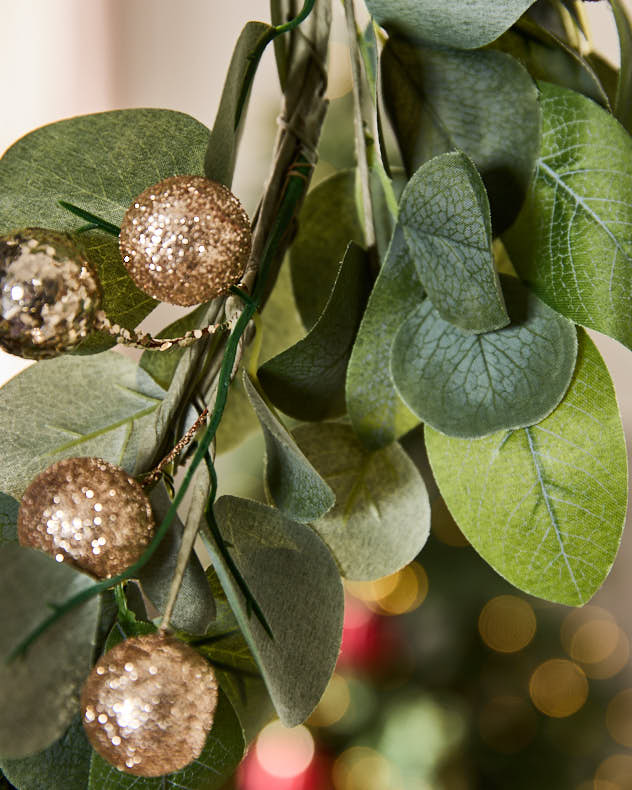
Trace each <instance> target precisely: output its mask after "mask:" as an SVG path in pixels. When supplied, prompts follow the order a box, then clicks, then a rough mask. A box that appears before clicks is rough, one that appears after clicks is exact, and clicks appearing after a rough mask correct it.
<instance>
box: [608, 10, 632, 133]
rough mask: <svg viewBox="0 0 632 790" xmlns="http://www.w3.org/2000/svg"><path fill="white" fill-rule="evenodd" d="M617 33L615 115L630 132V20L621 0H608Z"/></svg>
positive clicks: (631, 127)
mask: <svg viewBox="0 0 632 790" xmlns="http://www.w3.org/2000/svg"><path fill="white" fill-rule="evenodd" d="M610 5H611V6H612V12H613V14H614V19H615V22H616V24H617V33H618V34H619V49H620V52H621V65H620V68H619V80H618V84H617V99H616V103H615V111H614V114H615V117H616V118H617V119H618V120H619V121H620V122H621V124H622V125H623V126H624V127H625V128H626V129H627V130H628V132H631V133H632V22H631V21H630V16H629V12H628V11H627V10H626V4H625V3H624V2H622V0H610Z"/></svg>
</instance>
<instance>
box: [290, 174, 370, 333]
mask: <svg viewBox="0 0 632 790" xmlns="http://www.w3.org/2000/svg"><path fill="white" fill-rule="evenodd" d="M298 227H299V230H298V233H297V236H296V239H295V240H294V243H293V244H292V248H291V249H290V269H291V273H292V288H293V290H294V297H295V299H296V306H297V308H298V311H299V313H300V315H301V318H302V319H303V324H304V325H305V328H306V329H311V328H312V327H313V326H314V324H315V323H316V321H317V320H318V318H319V317H320V315H321V314H322V312H323V310H324V309H325V306H326V304H327V302H328V300H329V295H330V293H331V290H332V288H333V285H334V282H335V280H336V277H337V275H338V269H339V266H340V261H341V260H342V259H343V257H344V254H345V251H346V249H347V247H348V245H349V242H350V241H355V242H356V243H357V244H363V243H364V233H363V230H362V225H361V223H360V218H359V216H358V208H357V204H356V182H355V170H345V171H343V172H342V173H336V174H335V175H333V176H331V178H327V179H325V181H321V183H320V184H318V186H316V187H314V189H312V190H311V191H310V192H309V194H308V195H307V198H306V199H305V203H304V205H303V208H302V209H301V213H300V215H299V226H298Z"/></svg>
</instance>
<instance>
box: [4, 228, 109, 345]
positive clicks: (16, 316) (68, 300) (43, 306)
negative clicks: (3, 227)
mask: <svg viewBox="0 0 632 790" xmlns="http://www.w3.org/2000/svg"><path fill="white" fill-rule="evenodd" d="M100 304H101V289H100V285H99V280H98V278H97V276H96V274H95V272H94V271H93V269H92V267H91V265H90V264H89V263H88V261H86V260H84V259H83V258H82V256H81V253H80V252H79V250H78V249H77V248H76V246H75V245H74V243H73V241H72V239H71V238H70V236H68V235H66V234H65V233H56V232H55V231H52V230H45V229H43V228H26V229H24V230H20V231H18V232H16V233H13V234H11V235H9V236H0V346H1V347H2V348H3V349H4V350H5V351H8V352H9V353H10V354H16V355H18V356H22V357H27V358H30V359H45V358H47V357H54V356H57V355H58V354H61V353H63V352H64V351H70V350H71V349H73V348H75V347H76V346H77V345H79V343H80V342H81V341H82V340H83V339H84V338H85V337H87V335H89V334H90V332H91V331H92V328H93V326H94V320H95V313H96V311H97V310H98V309H99V307H100Z"/></svg>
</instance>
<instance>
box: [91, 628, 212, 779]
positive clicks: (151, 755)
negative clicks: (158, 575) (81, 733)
mask: <svg viewBox="0 0 632 790" xmlns="http://www.w3.org/2000/svg"><path fill="white" fill-rule="evenodd" d="M216 707H217V680H216V679H215V673H214V671H213V668H212V667H211V665H210V664H209V663H208V662H207V661H206V660H205V659H204V658H202V656H201V655H200V654H199V653H197V652H196V651H195V650H194V649H193V648H191V647H189V646H188V645H185V644H183V643H182V642H179V641H178V640H177V639H173V638H170V637H165V636H162V635H159V634H150V635H149V636H139V637H132V638H131V639H126V640H125V641H124V642H121V643H120V644H118V645H117V646H116V647H114V648H113V649H112V650H110V651H109V652H107V653H106V654H105V655H103V656H101V658H100V659H99V660H98V661H97V663H96V665H95V667H94V669H93V670H92V672H91V673H90V675H89V676H88V679H87V680H86V682H85V684H84V687H83V691H82V693H81V714H82V720H83V726H84V728H85V731H86V734H87V736H88V739H89V741H90V743H91V744H92V746H93V747H94V749H95V750H96V751H97V752H98V753H99V754H100V755H101V757H103V758H104V759H105V760H107V761H108V762H109V763H111V764H112V765H113V766H114V767H115V768H118V770H119V771H125V772H126V773H130V774H135V775H136V776H162V775H164V774H169V773H173V771H179V770H180V769H181V768H184V767H185V766H186V765H188V764H189V763H190V762H192V761H193V760H195V759H196V757H199V756H200V753H201V752H202V749H203V748H204V744H205V742H206V737H207V735H208V733H209V732H210V730H211V727H212V726H213V717H214V715H215V709H216Z"/></svg>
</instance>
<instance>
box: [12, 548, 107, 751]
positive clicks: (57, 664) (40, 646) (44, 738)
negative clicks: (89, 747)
mask: <svg viewBox="0 0 632 790" xmlns="http://www.w3.org/2000/svg"><path fill="white" fill-rule="evenodd" d="M92 584H93V581H92V579H90V578H89V577H88V576H86V575H85V574H83V573H79V572H78V571H76V570H74V569H73V568H70V567H69V566H68V565H66V564H64V563H58V562H55V560H54V559H52V558H51V557H48V556H47V555H46V554H44V553H43V552H39V551H35V550H33V549H25V548H23V547H22V546H19V545H17V544H12V545H11V544H5V545H3V546H1V547H0V599H1V600H3V601H6V602H10V605H7V606H5V607H4V609H3V611H2V622H1V625H2V641H1V642H0V698H1V699H2V705H0V756H2V757H10V758H20V757H26V756H28V755H31V754H35V753H36V752H39V751H42V750H43V749H46V748H47V747H48V746H50V745H51V744H52V743H54V741H56V740H57V739H58V738H59V737H60V736H61V735H63V733H64V732H65V730H66V729H67V728H68V725H69V724H70V722H71V721H72V719H73V717H74V715H75V714H76V713H77V710H78V707H79V702H78V699H79V690H80V688H81V685H82V683H83V681H84V680H85V678H86V676H87V675H88V673H89V671H90V667H91V660H92V651H93V643H94V639H95V634H96V629H97V623H98V619H99V601H98V598H92V599H91V600H90V601H88V602H86V603H85V604H83V605H82V606H81V607H79V608H77V609H74V610H73V611H72V612H71V613H69V614H67V615H66V616H65V617H64V618H63V619H61V620H58V621H57V623H55V625H53V626H52V627H51V628H49V629H48V630H47V631H46V632H45V633H44V634H42V635H41V636H40V637H39V639H38V640H37V641H36V642H35V643H34V644H33V645H32V646H31V647H30V648H29V650H28V652H27V653H26V655H25V656H24V657H23V658H19V659H16V660H15V661H13V662H11V663H7V662H6V659H7V658H8V656H9V655H10V653H11V651H12V650H13V649H14V648H16V647H17V645H18V644H19V643H20V642H21V641H22V640H23V639H25V638H26V637H27V636H28V635H29V634H30V633H31V632H32V631H33V629H34V628H36V627H37V626H38V625H39V624H40V623H41V622H42V620H44V619H45V618H46V617H47V616H48V615H49V614H50V608H49V607H50V605H51V604H56V605H61V604H63V603H64V601H66V600H67V599H69V598H71V597H72V596H73V595H75V594H77V593H79V592H81V591H82V590H84V589H86V588H87V587H90V586H91V585H92Z"/></svg>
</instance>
